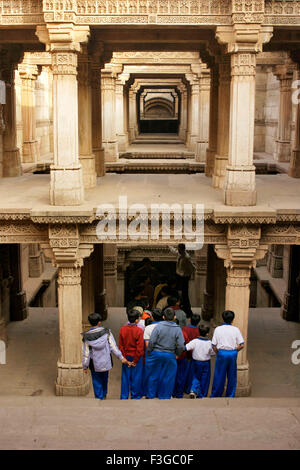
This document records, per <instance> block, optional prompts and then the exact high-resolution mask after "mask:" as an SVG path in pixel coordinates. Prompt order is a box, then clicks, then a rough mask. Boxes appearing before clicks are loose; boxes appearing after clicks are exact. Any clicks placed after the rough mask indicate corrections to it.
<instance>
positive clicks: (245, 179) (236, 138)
mask: <svg viewBox="0 0 300 470" xmlns="http://www.w3.org/2000/svg"><path fill="white" fill-rule="evenodd" d="M235 7H237V4H236V5H235ZM238 17H239V15H238V14H235V16H234V18H235V19H236V21H237V24H233V26H227V27H226V26H224V27H217V30H216V37H217V40H218V42H219V43H220V44H223V45H226V53H229V54H231V91H230V126H229V153H228V165H227V167H226V178H225V186H224V188H225V204H227V205H229V206H253V205H255V204H256V186H255V166H254V165H253V145H254V119H255V72H256V54H257V53H258V52H259V51H261V50H262V44H263V43H264V42H267V41H269V40H270V38H271V36H272V28H271V27H267V26H261V24H247V25H243V24H238ZM245 31H246V33H245Z"/></svg>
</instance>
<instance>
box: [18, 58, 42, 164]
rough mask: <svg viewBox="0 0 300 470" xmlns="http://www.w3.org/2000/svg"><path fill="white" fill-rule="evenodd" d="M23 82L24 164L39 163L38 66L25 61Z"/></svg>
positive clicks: (21, 69)
mask: <svg viewBox="0 0 300 470" xmlns="http://www.w3.org/2000/svg"><path fill="white" fill-rule="evenodd" d="M18 71H19V75H20V78H21V80H22V92H21V95H22V96H21V102H22V121H23V152H22V161H23V163H32V162H37V161H38V160H39V157H40V147H39V143H38V141H37V139H36V116H35V106H36V102H35V83H36V80H37V77H38V75H39V70H38V67H37V66H36V65H33V64H30V63H28V60H27V59H26V55H25V59H24V60H23V62H22V63H21V64H19V66H18Z"/></svg>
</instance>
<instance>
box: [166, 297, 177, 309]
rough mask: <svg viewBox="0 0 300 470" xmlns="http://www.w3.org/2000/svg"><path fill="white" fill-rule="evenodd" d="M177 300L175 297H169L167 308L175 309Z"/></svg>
mask: <svg viewBox="0 0 300 470" xmlns="http://www.w3.org/2000/svg"><path fill="white" fill-rule="evenodd" d="M178 300H179V299H178V297H175V296H174V295H170V296H169V297H168V307H175V305H176V304H177V302H178Z"/></svg>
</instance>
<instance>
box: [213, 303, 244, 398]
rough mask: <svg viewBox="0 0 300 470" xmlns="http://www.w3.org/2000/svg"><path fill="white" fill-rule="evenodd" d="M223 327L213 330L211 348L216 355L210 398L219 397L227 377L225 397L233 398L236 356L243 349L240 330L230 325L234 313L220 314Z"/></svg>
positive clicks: (227, 311)
mask: <svg viewBox="0 0 300 470" xmlns="http://www.w3.org/2000/svg"><path fill="white" fill-rule="evenodd" d="M222 317H223V320H224V323H223V325H221V326H218V327H217V328H216V329H215V332H214V335H213V339H212V346H213V349H214V351H215V353H216V354H217V359H216V364H215V373H214V381H213V386H212V392H211V398H214V397H221V396H222V395H223V391H224V385H225V379H226V376H227V388H226V394H225V396H226V397H234V395H235V390H236V384H237V363H236V360H237V355H238V352H239V351H240V350H241V349H243V347H244V339H243V336H242V334H241V332H240V330H239V329H238V328H237V327H236V326H233V325H232V322H233V320H234V317H235V315H234V312H232V311H231V310H225V311H224V312H223V313H222Z"/></svg>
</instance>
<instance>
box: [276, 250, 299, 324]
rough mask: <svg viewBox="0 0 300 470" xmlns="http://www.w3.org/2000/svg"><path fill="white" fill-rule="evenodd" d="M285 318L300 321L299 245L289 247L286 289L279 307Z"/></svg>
mask: <svg viewBox="0 0 300 470" xmlns="http://www.w3.org/2000/svg"><path fill="white" fill-rule="evenodd" d="M281 315H282V317H283V318H284V319H285V320H288V321H296V322H300V247H299V246H297V245H294V246H290V247H289V273H288V283H287V291H286V293H285V296H284V303H283V306H282V308H281Z"/></svg>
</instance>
